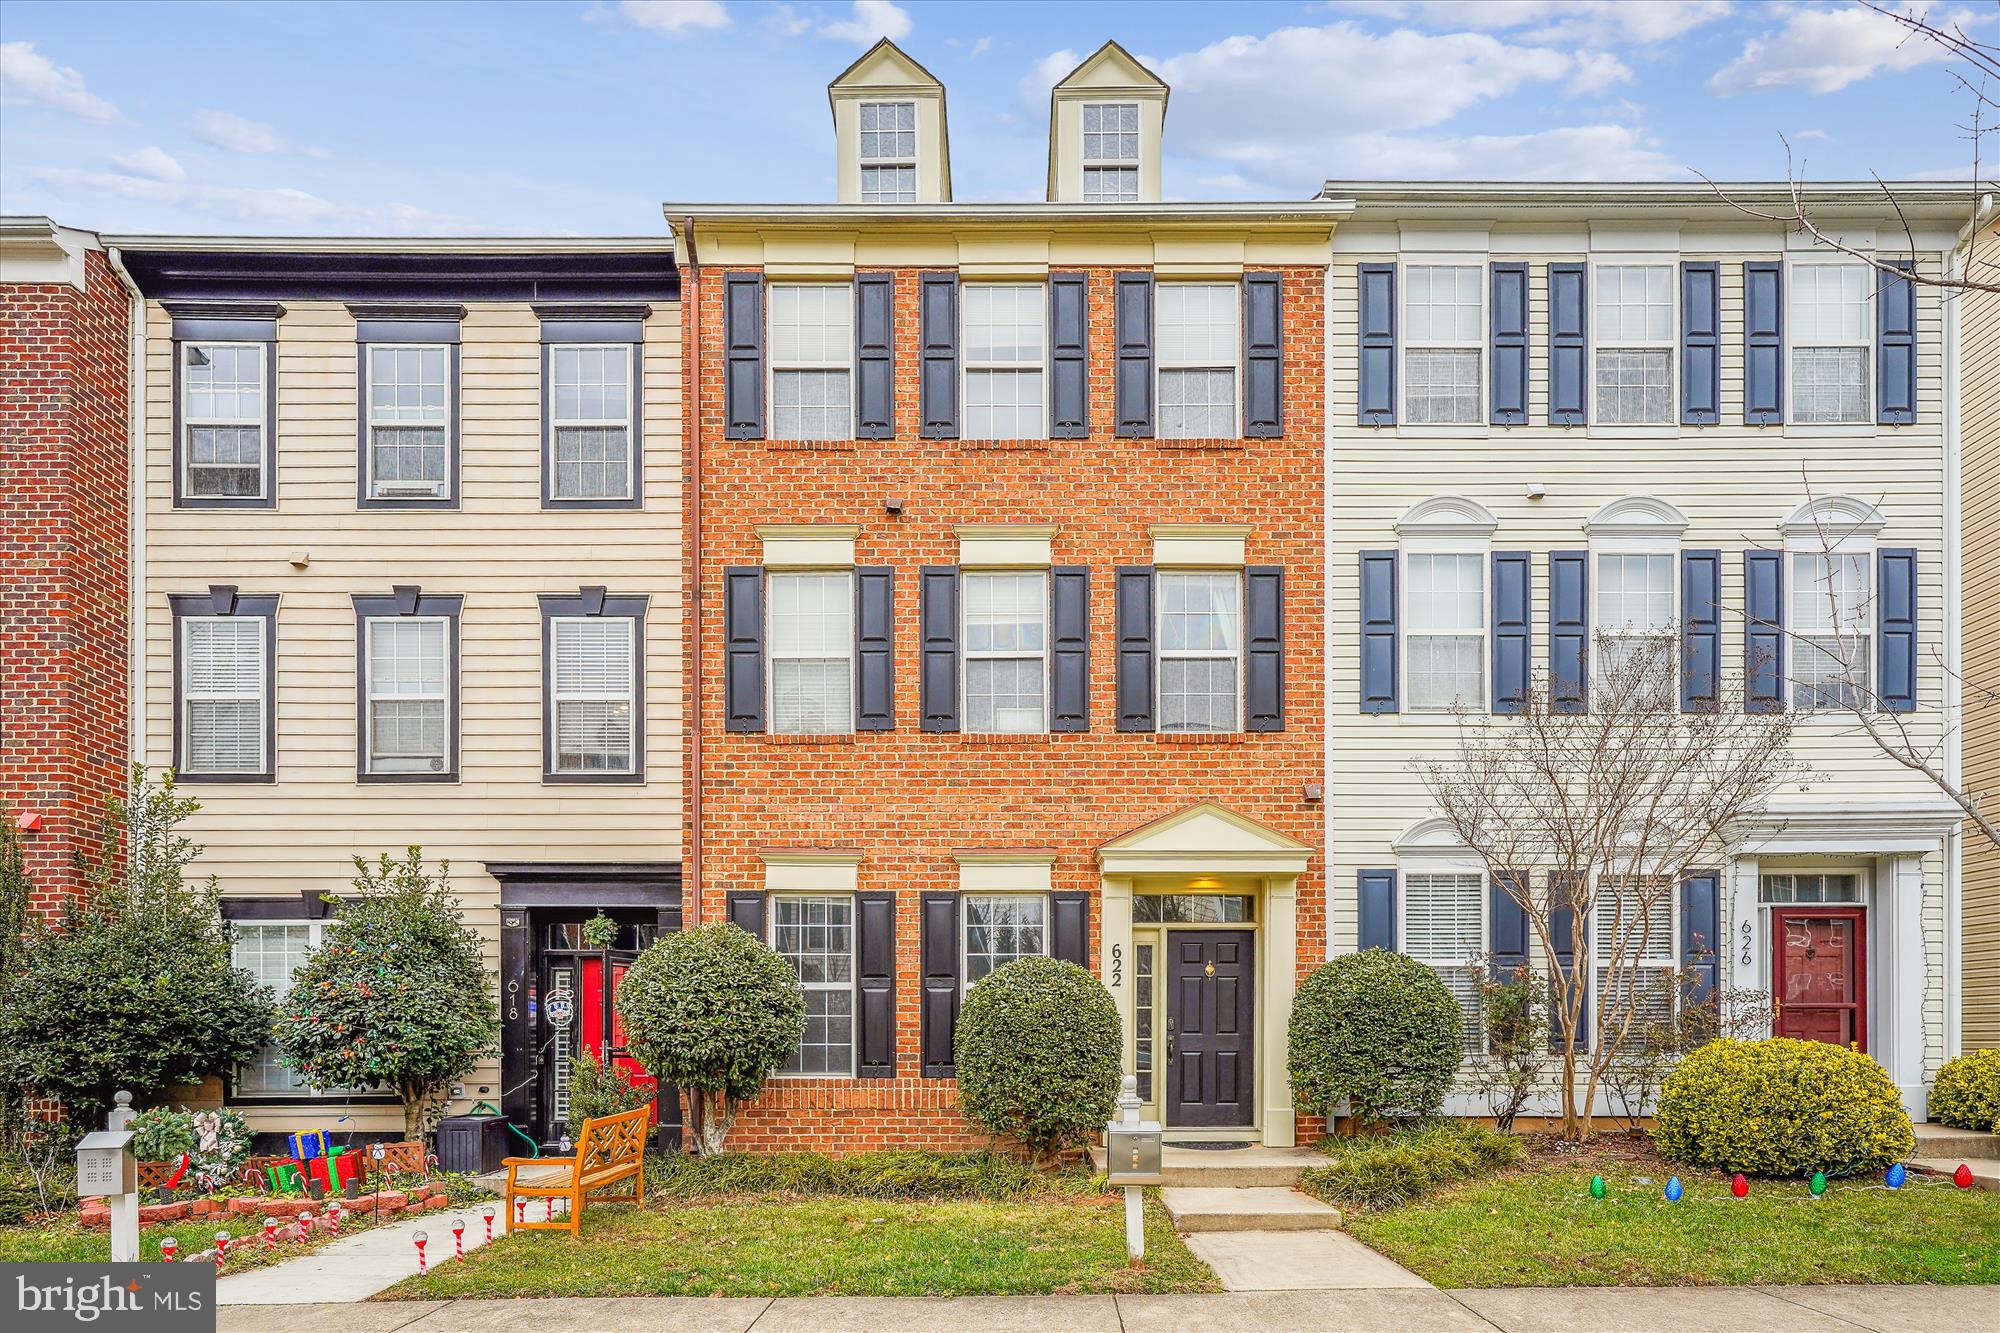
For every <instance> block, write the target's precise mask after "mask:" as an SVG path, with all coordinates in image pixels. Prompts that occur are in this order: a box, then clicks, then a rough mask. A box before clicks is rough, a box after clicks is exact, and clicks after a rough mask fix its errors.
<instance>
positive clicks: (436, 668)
mask: <svg viewBox="0 0 2000 1333" xmlns="http://www.w3.org/2000/svg"><path fill="white" fill-rule="evenodd" d="M367 640H368V670H367V681H368V723H367V735H368V749H367V756H368V764H367V769H368V772H370V773H376V774H397V773H443V772H444V771H446V769H448V768H449V767H450V766H451V717H450V707H451V704H450V690H451V680H450V674H451V621H450V620H449V619H448V618H446V617H444V616H371V617H370V618H369V619H368V622H367Z"/></svg>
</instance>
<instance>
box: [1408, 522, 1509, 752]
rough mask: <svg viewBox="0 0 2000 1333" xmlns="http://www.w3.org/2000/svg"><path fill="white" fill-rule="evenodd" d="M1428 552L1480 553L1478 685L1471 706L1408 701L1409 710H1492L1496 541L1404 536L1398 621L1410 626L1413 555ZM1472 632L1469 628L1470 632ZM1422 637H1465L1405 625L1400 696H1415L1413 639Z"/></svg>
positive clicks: (1424, 713) (1422, 713)
mask: <svg viewBox="0 0 2000 1333" xmlns="http://www.w3.org/2000/svg"><path fill="white" fill-rule="evenodd" d="M1429 555H1474V556H1477V557H1479V689H1478V691H1477V692H1476V693H1475V694H1474V696H1473V698H1472V701H1471V703H1470V705H1469V706H1463V707H1459V708H1419V707H1417V706H1416V705H1415V704H1413V703H1412V704H1409V705H1407V711H1408V712H1409V713H1410V714H1412V715H1413V716H1416V717H1446V718H1456V717H1458V716H1461V715H1463V714H1465V713H1475V714H1478V713H1491V712H1492V711H1493V543H1492V541H1491V539H1490V538H1486V537H1454V536H1444V535H1438V534H1431V533H1425V532H1423V531H1421V530H1418V531H1416V532H1413V533H1411V534H1410V535H1408V536H1406V537H1404V538H1403V540H1402V542H1401V546H1400V550H1399V552H1398V561H1399V563H1400V564H1401V566H1402V572H1401V576H1400V577H1398V578H1397V580H1396V600H1397V606H1396V623H1397V624H1398V625H1402V626H1410V625H1412V624H1414V623H1415V622H1414V621H1412V620H1411V618H1410V585H1411V580H1410V577H1409V569H1410V558H1411V557H1412V556H1429ZM1467 633H1469V631H1468V632H1467ZM1419 637H1423V638H1430V637H1438V638H1443V637H1464V636H1463V635H1461V636H1446V635H1421V636H1420V635H1418V634H1416V633H1415V631H1414V630H1411V629H1408V628H1406V629H1404V631H1403V643H1402V645H1401V649H1400V651H1399V652H1397V654H1396V664H1397V669H1398V670H1400V671H1401V672H1402V673H1403V679H1402V680H1401V681H1400V682H1398V686H1397V688H1398V689H1399V690H1400V691H1401V693H1400V695H1399V696H1398V697H1399V698H1402V699H1406V700H1409V699H1414V698H1415V695H1414V694H1412V693H1411V691H1410V656H1411V655H1410V651H1409V647H1410V642H1411V640H1413V639H1416V638H1419Z"/></svg>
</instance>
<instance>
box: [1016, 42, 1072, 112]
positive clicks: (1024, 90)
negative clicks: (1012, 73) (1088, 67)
mask: <svg viewBox="0 0 2000 1333" xmlns="http://www.w3.org/2000/svg"><path fill="white" fill-rule="evenodd" d="M1082 63H1083V57H1082V56H1080V55H1078V54H1077V53H1076V52H1074V51H1071V50H1068V49H1064V50H1061V51H1051V52H1049V54H1047V55H1045V56H1043V57H1042V58H1041V59H1040V60H1037V61H1036V62H1035V63H1034V65H1033V66H1032V67H1031V68H1030V69H1029V70H1028V72H1027V73H1026V74H1023V75H1022V76H1021V84H1020V89H1019V91H1020V94H1021V103H1022V105H1023V106H1026V107H1028V108H1029V109H1030V110H1033V111H1043V112H1045V111H1046V110H1047V109H1048V101H1049V89H1051V88H1053V87H1055V86H1056V84H1058V83H1060V82H1061V81H1062V78H1063V76H1064V75H1065V74H1068V73H1069V72H1070V71H1071V70H1073V69H1075V68H1076V67H1077V66H1078V65H1080V64H1082Z"/></svg>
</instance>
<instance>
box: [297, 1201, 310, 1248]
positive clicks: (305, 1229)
mask: <svg viewBox="0 0 2000 1333" xmlns="http://www.w3.org/2000/svg"><path fill="white" fill-rule="evenodd" d="M312 1229H313V1215H312V1210H311V1209H308V1210H306V1211H305V1212H303V1213H300V1214H299V1243H300V1244H301V1245H303V1244H304V1243H305V1239H306V1237H307V1236H310V1235H312Z"/></svg>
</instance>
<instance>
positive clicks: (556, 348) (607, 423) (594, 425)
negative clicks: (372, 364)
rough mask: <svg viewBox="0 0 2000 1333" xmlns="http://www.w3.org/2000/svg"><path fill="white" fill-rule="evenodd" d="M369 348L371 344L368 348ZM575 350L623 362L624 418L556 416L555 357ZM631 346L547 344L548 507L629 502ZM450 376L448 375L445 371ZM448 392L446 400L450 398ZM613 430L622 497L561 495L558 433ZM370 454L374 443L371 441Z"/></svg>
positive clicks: (634, 439) (635, 450) (633, 463)
mask: <svg viewBox="0 0 2000 1333" xmlns="http://www.w3.org/2000/svg"><path fill="white" fill-rule="evenodd" d="M371 346H372V344H371ZM574 350H582V351H589V350H603V351H607V352H617V353H618V354H619V355H620V356H622V357H624V358H625V415H624V416H623V417H591V418H581V417H578V418H564V417H559V416H557V415H556V353H558V352H563V351H574ZM634 350H635V349H634V348H633V346H632V344H631V343H604V342H595V343H550V344H549V464H548V465H549V468H550V471H551V476H550V477H549V502H550V503H551V504H558V505H561V504H603V503H605V502H606V501H623V500H630V499H632V493H633V489H634V487H633V476H634V469H635V468H636V467H637V466H638V461H639V439H638V432H637V431H635V430H633V428H632V395H633V393H634V392H635V391H636V390H637V387H638V385H637V383H636V378H637V374H638V366H637V364H636V358H635V357H634V356H633V355H632V353H633V351H634ZM447 373H449V371H447ZM449 392H450V391H449V389H448V388H447V391H446V393H447V396H449ZM613 427H616V428H618V429H620V430H623V431H624V432H625V490H624V493H623V494H622V495H564V494H563V493H562V491H561V490H560V489H559V488H560V487H561V485H562V468H561V466H560V465H559V463H558V462H557V460H558V458H559V457H560V449H561V446H560V445H558V444H557V442H556V434H557V432H558V431H560V430H607V429H611V428H613ZM369 443H370V446H371V453H372V446H373V443H374V441H373V440H372V439H371V440H370V442H369Z"/></svg>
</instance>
